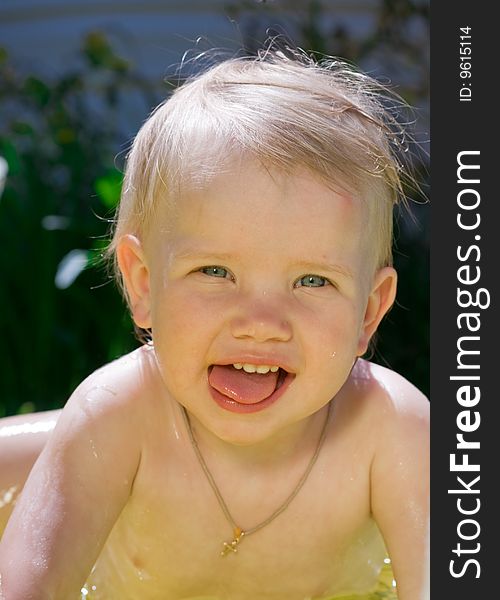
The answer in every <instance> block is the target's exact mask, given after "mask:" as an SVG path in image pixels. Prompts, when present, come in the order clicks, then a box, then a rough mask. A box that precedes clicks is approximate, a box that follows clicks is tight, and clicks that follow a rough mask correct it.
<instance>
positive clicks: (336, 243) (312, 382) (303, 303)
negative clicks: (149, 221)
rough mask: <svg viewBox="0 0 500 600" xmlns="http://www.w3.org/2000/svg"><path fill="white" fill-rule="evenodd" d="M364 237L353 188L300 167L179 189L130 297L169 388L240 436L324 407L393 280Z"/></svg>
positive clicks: (247, 439) (246, 438) (224, 432)
mask: <svg viewBox="0 0 500 600" xmlns="http://www.w3.org/2000/svg"><path fill="white" fill-rule="evenodd" d="M369 237H370V236H369V235H368V234H367V223H366V215H365V210H364V209H363V207H362V204H361V202H360V200H359V199H356V198H352V197H350V196H348V195H341V194H339V193H335V192H333V191H332V190H331V189H329V188H328V187H326V186H325V185H324V184H323V183H321V182H319V181H318V180H317V179H314V178H313V177H312V176H311V175H309V174H308V173H307V172H305V171H297V172H296V173H294V175H293V176H290V175H286V174H285V173H283V172H280V171H277V170H271V171H270V172H267V171H266V170H264V169H263V168H262V167H261V166H260V165H258V164H254V163H249V164H248V163H247V164H245V165H244V166H243V167H242V168H241V169H238V170H235V171H234V172H231V173H227V174H223V175H220V176H218V177H216V178H215V179H214V180H212V181H211V183H210V184H209V185H208V187H207V188H206V189H203V190H194V191H190V192H188V193H185V194H183V195H182V197H181V198H179V200H178V201H177V202H176V206H175V209H174V210H173V211H172V209H170V211H169V213H168V214H167V211H165V214H160V215H159V216H158V219H157V221H156V222H155V224H154V230H153V231H151V232H150V235H149V237H148V240H147V244H146V247H145V255H144V256H145V258H144V259H143V260H144V265H145V266H144V268H142V271H141V272H142V277H143V281H142V283H141V285H142V286H143V287H142V289H143V292H142V297H141V298H140V299H139V300H138V301H137V302H136V306H137V304H139V305H140V307H142V309H140V310H139V312H140V313H141V314H142V315H147V316H146V317H141V323H140V324H141V325H142V326H151V327H152V331H153V339H154V347H155V352H156V355H157V358H158V365H159V368H160V371H161V374H162V377H163V380H164V382H165V384H166V387H167V389H168V391H169V393H170V394H171V395H172V396H173V397H174V398H175V399H176V400H177V401H178V402H180V403H181V404H183V405H184V406H185V407H186V408H187V409H188V410H189V411H190V412H191V413H192V414H193V415H194V416H195V417H196V419H198V420H199V421H200V422H201V423H202V424H203V425H204V426H205V427H206V428H208V429H209V430H210V431H211V432H213V433H215V434H216V435H217V436H218V437H220V438H221V439H224V440H226V441H230V442H233V443H238V444H251V443H254V442H257V441H259V440H261V439H264V438H266V437H267V436H271V435H272V434H273V433H274V432H276V431H278V430H279V429H280V428H281V427H283V426H286V425H292V424H294V423H296V422H298V421H299V420H300V419H303V418H305V417H307V416H309V415H311V414H312V413H314V412H316V411H317V410H319V409H320V408H321V407H322V406H324V405H325V404H326V403H327V402H328V401H329V400H330V399H331V398H332V397H333V396H334V395H335V394H336V393H337V392H338V390H339V389H340V387H341V386H342V385H343V383H344V382H345V380H346V378H347V377H348V375H349V372H350V370H351V368H352V365H353V362H354V360H355V357H356V356H357V355H359V354H361V353H363V352H364V350H365V349H366V344H367V341H368V339H369V337H370V335H371V333H373V328H374V327H376V326H377V324H378V321H379V320H380V319H379V315H378V312H379V311H380V310H383V311H384V312H385V310H386V309H387V307H385V308H384V306H385V305H384V306H381V303H380V301H379V299H378V297H379V296H380V294H382V295H383V294H385V295H386V296H387V295H388V294H389V296H390V295H391V294H393V291H394V289H393V288H394V287H395V277H394V272H393V271H392V269H384V270H382V271H380V272H378V273H374V271H373V268H372V267H370V265H371V264H372V261H371V260H370V258H371V254H370V247H369V243H370V239H369ZM146 274H147V275H146ZM144 278H146V279H147V281H146V282H145V281H144ZM373 286H375V288H377V286H378V288H377V289H379V288H380V290H381V292H380V293H378V292H377V291H375V292H374V291H373V289H372V288H373ZM144 290H146V291H145V292H144ZM131 295H132V296H133V294H131ZM382 301H384V298H382ZM385 302H386V304H387V303H391V302H392V296H391V297H388V299H386V300H385ZM132 303H133V304H134V302H132ZM382 304H383V302H382ZM141 310H142V312H141ZM380 317H381V315H380ZM242 365H243V367H242ZM247 371H251V372H250V373H248V372H247ZM252 371H257V372H252Z"/></svg>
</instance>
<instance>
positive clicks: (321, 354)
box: [308, 303, 360, 365]
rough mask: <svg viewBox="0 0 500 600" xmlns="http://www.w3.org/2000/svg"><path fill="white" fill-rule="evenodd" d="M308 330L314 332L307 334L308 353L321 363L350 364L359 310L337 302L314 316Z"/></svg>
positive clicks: (355, 338) (357, 334)
mask: <svg viewBox="0 0 500 600" xmlns="http://www.w3.org/2000/svg"><path fill="white" fill-rule="evenodd" d="M308 330H309V332H311V333H312V332H313V331H314V332H315V335H314V336H313V335H311V336H308V337H309V344H308V345H309V354H311V355H313V356H316V357H317V360H318V361H319V362H321V364H323V365H324V363H325V362H326V363H327V364H330V363H331V364H332V365H333V364H338V363H339V362H346V364H350V363H351V359H352V357H353V356H354V355H355V353H356V350H357V346H358V338H359V330H360V318H359V311H358V310H356V309H355V307H353V306H351V305H350V304H348V303H345V304H344V303H338V304H337V305H336V306H334V307H331V308H330V309H329V310H328V311H325V312H323V314H322V315H320V316H319V318H315V320H314V324H313V323H310V324H309V328H308ZM333 361H335V363H334V362H333Z"/></svg>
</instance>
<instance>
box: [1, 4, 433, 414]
mask: <svg viewBox="0 0 500 600" xmlns="http://www.w3.org/2000/svg"><path fill="white" fill-rule="evenodd" d="M226 11H227V13H226V14H228V15H230V16H231V17H233V18H234V19H236V21H237V22H238V23H239V24H240V30H241V33H242V43H243V47H244V51H245V52H248V53H253V52H255V51H256V49H257V48H258V47H259V46H260V45H261V44H262V42H263V41H264V40H265V39H266V38H267V36H268V35H273V34H274V33H281V30H280V28H279V27H276V23H278V24H279V21H280V17H279V14H278V12H277V11H276V9H273V7H272V5H269V6H264V5H257V4H256V3H255V2H238V3H233V4H232V5H228V6H227V7H226ZM323 16H324V12H323V8H322V5H321V2H318V1H311V2H304V3H302V4H301V5H300V8H297V9H296V11H295V13H294V17H293V19H294V22H293V23H292V28H293V29H294V31H295V34H296V36H297V39H296V38H294V42H295V43H296V44H297V45H298V46H300V47H302V48H303V49H305V50H307V51H318V52H324V53H327V54H331V55H337V56H342V57H344V58H346V59H348V60H350V61H352V62H354V63H355V64H359V65H361V66H363V65H364V64H367V65H368V66H369V65H371V64H373V63H376V64H377V65H379V67H380V73H381V74H385V75H387V73H391V79H392V81H393V83H398V81H397V78H398V73H400V74H401V82H402V83H400V84H399V85H398V88H397V91H398V93H400V94H401V95H402V96H403V97H404V98H405V99H406V100H407V101H408V102H409V103H410V104H412V105H417V106H424V107H425V104H426V101H427V98H428V53H427V49H426V47H425V44H424V46H422V42H421V41H419V42H417V43H415V42H412V41H411V40H412V39H413V38H414V36H413V37H412V36H411V35H408V30H409V28H410V27H414V26H415V23H416V22H417V23H419V24H420V26H421V27H423V28H424V29H427V28H428V6H427V4H426V3H424V4H422V3H420V4H416V3H414V2H411V1H408V0H385V1H383V2H380V5H379V9H378V13H377V19H376V24H375V27H374V28H373V30H372V31H371V32H370V34H369V35H368V36H365V37H364V38H363V39H359V38H354V37H352V36H351V35H350V34H349V32H348V31H346V30H345V29H344V28H342V27H333V29H332V31H330V32H327V33H326V34H325V32H324V28H322V27H321V22H322V18H323ZM270 23H272V24H273V26H274V29H273V28H271V29H270V28H269V27H270ZM283 27H284V28H285V30H286V28H287V27H290V23H284V24H283ZM82 58H83V61H82V66H81V67H80V68H79V69H78V70H73V71H71V72H69V73H67V74H65V75H64V76H63V77H61V78H60V79H59V80H58V81H56V82H51V83H50V84H49V83H47V82H46V81H44V80H43V79H41V78H39V77H35V76H30V75H26V74H24V73H23V74H21V73H20V72H18V71H17V70H16V67H15V65H14V64H12V63H11V61H10V60H9V57H8V56H7V54H6V52H5V51H2V50H0V109H1V114H2V115H3V116H2V119H1V120H0V156H3V157H4V158H5V159H6V160H7V162H8V165H9V175H8V179H7V183H6V187H5V190H4V193H3V196H2V198H1V200H0V236H1V240H2V252H1V253H0V273H1V277H2V285H1V287H0V290H1V293H0V315H1V320H2V327H1V329H2V335H1V336H0V359H1V365H2V373H1V377H0V417H1V416H6V415H11V414H17V413H22V412H32V411H36V410H46V409H51V408H58V407H61V406H63V405H64V403H65V402H66V400H67V398H68V396H69V395H70V393H71V391H72V390H73V389H74V388H75V387H76V385H77V384H78V383H79V382H80V381H81V380H82V379H83V378H84V377H85V376H87V375H88V374H89V373H90V372H92V371H93V370H94V369H96V368H97V367H99V366H100V365H102V364H104V363H106V362H108V361H110V360H112V359H114V358H116V357H118V356H120V355H121V354H123V353H125V352H127V351H129V350H131V349H132V348H134V347H135V346H136V345H137V342H136V341H135V339H134V335H133V327H132V323H131V321H130V318H129V316H128V314H127V311H126V309H125V306H124V304H123V301H122V300H121V298H120V295H119V293H118V291H117V290H116V287H115V285H114V283H113V282H112V280H111V278H110V275H109V273H108V272H107V271H106V269H105V268H104V266H103V264H102V261H101V260H100V257H101V254H102V250H103V248H104V247H105V244H106V239H107V238H106V236H107V232H108V230H109V224H110V219H112V216H113V210H114V208H115V206H116V203H117V201H118V198H119V193H120V185H121V169H122V160H123V154H124V150H125V147H126V144H127V143H128V140H127V139H126V138H125V134H124V133H123V132H122V131H120V126H119V124H118V122H117V119H116V114H117V110H116V109H117V107H118V106H119V104H120V103H121V102H122V101H123V97H124V94H125V93H129V92H130V90H134V91H135V92H138V93H139V94H142V95H143V97H144V103H145V106H147V107H149V109H150V108H152V107H153V106H154V105H156V104H157V103H158V102H159V101H161V99H162V97H161V96H160V95H158V94H157V93H155V92H153V91H152V90H151V86H150V84H148V83H147V82H146V81H145V80H143V79H142V78H141V77H140V76H139V75H138V73H136V72H135V71H134V69H133V67H132V65H131V64H129V63H128V62H127V61H126V60H124V59H123V58H121V57H120V56H117V55H116V53H115V52H114V50H113V47H112V45H111V44H110V43H109V41H108V40H107V38H106V37H105V35H104V34H102V33H100V32H93V33H91V34H89V35H88V36H87V37H86V38H85V39H84V40H82ZM392 74H394V75H392ZM375 75H377V73H375ZM96 81H97V82H99V85H97V86H96ZM170 89H171V83H169V82H165V87H164V94H166V93H167V92H168V90H170ZM96 106H98V107H99V110H96ZM149 109H146V111H145V113H146V112H147V110H149ZM145 116H146V114H145ZM415 168H416V171H417V172H418V176H419V178H420V181H421V183H422V186H423V188H424V189H425V188H426V179H427V160H426V157H425V156H424V155H423V154H422V153H420V154H418V153H417V156H416V162H415ZM410 195H411V197H412V198H413V199H414V200H415V201H416V202H415V204H414V205H413V206H414V212H416V213H417V222H418V224H415V223H414V222H413V221H412V220H411V219H409V218H408V217H407V216H405V217H402V218H401V219H400V220H399V224H398V225H397V231H398V235H397V242H396V249H395V263H396V267H397V269H398V271H399V274H400V286H399V294H398V303H397V305H396V306H395V307H394V309H393V310H392V311H391V313H390V315H389V316H388V317H387V318H386V320H385V322H384V323H383V325H382V328H381V330H380V334H379V340H378V343H377V350H376V352H375V355H374V360H376V361H377V362H380V363H382V364H387V365H389V366H390V367H391V368H394V369H396V370H397V371H399V372H401V373H402V374H404V375H405V376H406V377H407V378H408V379H410V381H412V382H413V383H415V384H416V385H417V386H418V387H420V388H421V389H422V390H423V391H424V392H426V393H427V392H428V358H429V352H428V344H429V333H428V321H429V318H428V239H429V232H428V210H427V209H426V206H425V205H424V204H419V203H422V202H423V198H422V197H419V195H418V194H416V193H415V192H413V193H411V194H410ZM75 250H79V253H78V256H79V258H80V259H81V258H82V257H83V260H84V261H85V263H86V265H87V266H86V268H85V269H84V270H83V271H82V272H81V273H80V274H79V275H78V276H77V277H76V279H75V280H74V282H72V283H71V284H70V285H67V286H66V285H63V284H59V285H56V275H57V274H58V272H59V273H60V270H61V268H62V264H64V263H63V262H62V261H63V260H64V259H65V257H67V256H68V255H69V256H70V257H71V256H74V254H70V253H71V252H72V251H75Z"/></svg>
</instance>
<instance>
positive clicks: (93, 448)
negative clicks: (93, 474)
mask: <svg viewBox="0 0 500 600" xmlns="http://www.w3.org/2000/svg"><path fill="white" fill-rule="evenodd" d="M89 444H90V448H91V450H92V454H93V455H94V456H95V457H96V458H99V456H98V455H97V452H96V448H95V444H94V440H89Z"/></svg>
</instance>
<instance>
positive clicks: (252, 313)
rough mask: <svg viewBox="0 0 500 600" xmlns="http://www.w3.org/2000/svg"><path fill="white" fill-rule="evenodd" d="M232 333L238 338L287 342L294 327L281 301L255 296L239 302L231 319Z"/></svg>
mask: <svg viewBox="0 0 500 600" xmlns="http://www.w3.org/2000/svg"><path fill="white" fill-rule="evenodd" d="M231 333H232V335H233V336H234V337H235V338H237V339H243V338H248V339H252V340H253V341H256V342H267V341H279V342H286V341H288V340H290V339H291V338H292V327H291V325H290V322H289V321H288V320H287V319H286V318H285V315H284V311H283V308H281V310H280V306H279V303H277V302H269V301H267V300H266V299H265V298H262V299H259V300H256V299H255V298H253V299H248V300H247V301H246V302H244V303H240V304H239V307H238V310H237V314H235V315H234V316H233V318H232V320H231Z"/></svg>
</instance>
